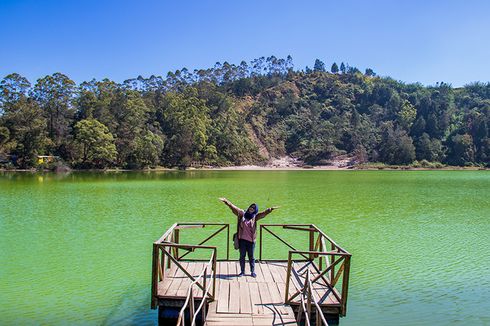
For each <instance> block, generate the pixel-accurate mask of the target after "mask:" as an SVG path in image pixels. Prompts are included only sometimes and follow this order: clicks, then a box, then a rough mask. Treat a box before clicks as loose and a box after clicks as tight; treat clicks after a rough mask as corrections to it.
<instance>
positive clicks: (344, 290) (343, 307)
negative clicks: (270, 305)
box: [259, 224, 351, 316]
mask: <svg viewBox="0 0 490 326" xmlns="http://www.w3.org/2000/svg"><path fill="white" fill-rule="evenodd" d="M272 228H282V229H286V230H295V231H303V232H306V234H307V239H306V243H307V244H308V248H309V250H298V249H297V248H295V247H293V246H292V245H291V244H290V243H289V242H288V241H286V240H284V239H283V238H282V237H281V236H279V235H278V234H277V233H276V232H274V231H273V230H271V229H272ZM264 231H267V232H268V233H269V234H270V235H272V236H274V238H276V239H277V240H279V241H281V242H282V243H283V244H284V245H286V246H287V247H288V248H289V249H290V250H289V253H288V267H287V274H286V290H285V299H284V301H285V303H286V304H291V303H292V302H293V300H294V299H295V298H296V297H298V296H299V295H301V296H300V299H301V298H303V296H302V293H303V290H302V289H300V290H297V291H296V292H295V293H293V294H292V295H289V288H290V287H291V282H292V277H291V276H292V274H295V275H298V274H299V271H298V270H296V269H295V263H297V262H308V263H309V264H311V266H312V268H313V269H314V270H315V272H316V274H317V275H316V276H315V277H314V278H313V279H308V281H309V282H311V283H318V284H321V285H322V286H326V287H328V289H329V291H331V292H332V294H333V295H334V296H335V298H336V299H337V300H338V302H339V303H340V314H341V315H342V316H345V314H346V311H347V294H348V288H349V273H350V258H351V254H350V253H348V252H347V251H346V250H344V249H343V248H341V247H340V246H339V245H337V244H336V243H335V242H334V241H333V240H332V239H331V238H330V237H328V236H327V235H326V234H325V233H324V232H323V231H322V230H320V229H319V228H318V227H316V226H315V225H314V224H294V225H293V224H262V225H260V247H259V259H260V260H262V254H263V234H264V233H265V232H264ZM297 256H301V259H296V257H297ZM308 271H309V269H308ZM308 273H309V272H308ZM308 275H309V274H308ZM340 279H342V284H341V287H340V288H339V287H336V285H337V283H338V281H339V280H340ZM299 286H300V287H301V285H299ZM305 286H307V284H306V282H305V284H304V286H303V287H302V288H303V289H304V287H305Z"/></svg>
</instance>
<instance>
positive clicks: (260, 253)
mask: <svg viewBox="0 0 490 326" xmlns="http://www.w3.org/2000/svg"><path fill="white" fill-rule="evenodd" d="M262 227H263V226H262V225H261V226H260V230H259V233H260V244H259V261H262Z"/></svg>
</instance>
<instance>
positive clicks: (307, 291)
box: [296, 269, 328, 326]
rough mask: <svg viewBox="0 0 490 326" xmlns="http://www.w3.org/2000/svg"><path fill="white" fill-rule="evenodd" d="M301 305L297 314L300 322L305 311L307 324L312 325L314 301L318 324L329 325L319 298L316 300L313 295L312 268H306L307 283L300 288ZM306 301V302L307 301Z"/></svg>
mask: <svg viewBox="0 0 490 326" xmlns="http://www.w3.org/2000/svg"><path fill="white" fill-rule="evenodd" d="M300 299H301V301H300V303H301V304H300V306H299V310H298V313H297V315H296V322H297V323H298V324H300V323H301V320H302V318H303V313H304V314H305V325H306V326H310V325H311V315H312V310H311V302H312V301H313V304H314V305H315V308H316V315H315V319H316V323H315V324H316V326H321V325H325V326H328V323H327V320H326V319H325V316H324V315H323V313H322V309H321V307H320V305H319V303H318V300H315V298H314V297H313V284H312V282H311V275H310V270H309V269H307V270H306V280H305V285H304V286H303V288H302V289H301V290H300ZM305 301H306V302H305Z"/></svg>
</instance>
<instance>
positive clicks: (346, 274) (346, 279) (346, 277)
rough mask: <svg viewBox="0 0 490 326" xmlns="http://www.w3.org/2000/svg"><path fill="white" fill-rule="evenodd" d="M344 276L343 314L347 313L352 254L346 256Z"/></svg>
mask: <svg viewBox="0 0 490 326" xmlns="http://www.w3.org/2000/svg"><path fill="white" fill-rule="evenodd" d="M344 259H345V261H344V277H343V278H342V312H341V313H342V316H345V314H346V313H347V292H348V291H349V272H350V256H347V257H345V258H344Z"/></svg>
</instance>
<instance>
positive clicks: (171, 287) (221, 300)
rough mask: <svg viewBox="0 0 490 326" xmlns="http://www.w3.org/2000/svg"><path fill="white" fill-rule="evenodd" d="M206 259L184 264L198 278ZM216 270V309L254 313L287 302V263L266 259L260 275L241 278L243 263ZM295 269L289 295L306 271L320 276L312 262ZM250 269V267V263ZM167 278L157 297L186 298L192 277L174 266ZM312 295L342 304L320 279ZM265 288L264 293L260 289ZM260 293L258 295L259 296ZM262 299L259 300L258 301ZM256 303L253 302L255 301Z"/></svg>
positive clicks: (199, 293)
mask: <svg viewBox="0 0 490 326" xmlns="http://www.w3.org/2000/svg"><path fill="white" fill-rule="evenodd" d="M204 264H205V263H204V262H182V263H181V265H182V266H183V267H185V268H186V270H187V271H188V272H189V274H191V275H192V276H194V277H197V276H198V275H199V273H200V272H201V271H202V269H203V268H204ZM216 264H217V273H216V298H217V299H216V302H217V311H218V312H222V313H242V312H243V313H252V312H251V311H255V312H257V314H260V313H259V311H264V308H265V307H266V306H267V305H268V304H272V305H275V304H280V305H283V304H284V298H285V293H284V291H285V280H286V268H287V262H282V261H278V262H274V261H265V262H261V263H257V264H256V267H255V272H256V274H257V277H255V278H254V277H251V276H250V274H247V275H245V276H242V277H239V276H238V273H239V270H240V265H239V262H238V261H220V262H217V263H216ZM294 265H295V268H294V270H293V273H292V277H291V284H292V285H294V286H292V287H290V289H289V295H292V294H293V293H295V292H296V291H297V290H299V289H301V288H303V286H304V282H305V271H306V269H309V270H310V273H311V276H312V277H315V276H317V275H318V272H317V270H316V269H315V268H314V267H313V265H312V264H311V263H308V262H301V263H294ZM247 269H248V266H247ZM165 273H166V278H165V279H164V281H163V282H160V283H159V284H158V295H157V296H158V298H159V299H160V300H174V299H185V298H186V296H187V292H188V290H189V286H190V284H191V280H190V278H189V277H187V276H186V275H184V273H183V272H182V271H181V270H180V269H179V268H177V267H176V266H175V265H173V266H172V267H171V268H170V269H169V270H167V271H166V272H165ZM209 280H210V277H209V276H208V280H207V281H209ZM313 286H314V290H315V291H314V293H313V296H314V297H315V296H316V298H317V299H318V302H319V304H320V305H324V306H332V307H339V306H340V302H339V301H338V299H337V298H336V297H335V296H334V294H333V293H332V291H330V289H329V288H328V286H327V285H326V284H325V283H324V282H323V281H322V280H319V281H318V283H315V284H314V285H313ZM261 291H262V292H261ZM257 293H258V294H259V295H258V296H257ZM193 294H194V297H195V298H196V299H198V298H201V296H202V291H201V290H198V289H196V288H195V289H194V293H193ZM258 299H260V300H258ZM251 300H254V301H253V302H254V304H253V305H252V301H251ZM291 304H299V298H295V299H294V300H293V302H292V303H291Z"/></svg>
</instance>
